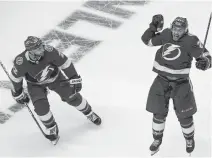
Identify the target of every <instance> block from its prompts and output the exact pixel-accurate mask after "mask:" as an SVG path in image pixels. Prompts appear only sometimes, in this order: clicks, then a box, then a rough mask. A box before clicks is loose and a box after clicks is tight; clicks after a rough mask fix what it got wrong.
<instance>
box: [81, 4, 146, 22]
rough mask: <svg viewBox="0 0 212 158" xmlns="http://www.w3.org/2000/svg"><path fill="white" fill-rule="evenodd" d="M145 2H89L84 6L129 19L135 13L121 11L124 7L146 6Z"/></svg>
mask: <svg viewBox="0 0 212 158" xmlns="http://www.w3.org/2000/svg"><path fill="white" fill-rule="evenodd" d="M144 3H145V1H88V2H86V3H85V4H84V5H83V6H84V7H87V8H90V9H94V10H99V11H102V12H105V13H109V14H113V15H115V16H118V17H121V18H124V19H129V18H130V17H131V16H132V15H133V14H135V12H132V11H129V10H126V9H121V8H119V7H120V6H123V5H144Z"/></svg>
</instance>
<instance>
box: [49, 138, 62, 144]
mask: <svg viewBox="0 0 212 158" xmlns="http://www.w3.org/2000/svg"><path fill="white" fill-rule="evenodd" d="M59 139H60V136H58V137H57V139H55V140H53V141H51V143H52V144H53V145H57V143H58V141H59Z"/></svg>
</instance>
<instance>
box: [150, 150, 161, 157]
mask: <svg viewBox="0 0 212 158" xmlns="http://www.w3.org/2000/svg"><path fill="white" fill-rule="evenodd" d="M158 151H159V148H158V149H157V150H156V151H151V156H153V155H155V154H156V153H157V152H158Z"/></svg>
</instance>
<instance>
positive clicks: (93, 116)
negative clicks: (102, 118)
mask: <svg viewBox="0 0 212 158" xmlns="http://www.w3.org/2000/svg"><path fill="white" fill-rule="evenodd" d="M87 118H88V119H89V120H90V121H92V122H93V121H95V120H96V119H97V116H96V115H95V114H94V113H92V114H91V115H89V116H87Z"/></svg>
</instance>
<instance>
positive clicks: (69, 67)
mask: <svg viewBox="0 0 212 158" xmlns="http://www.w3.org/2000/svg"><path fill="white" fill-rule="evenodd" d="M44 49H45V51H44V56H43V57H42V58H41V59H40V61H39V63H33V62H31V61H30V58H29V55H28V53H29V52H28V51H26V50H25V51H24V52H22V53H21V54H19V55H18V56H16V58H15V60H14V65H13V68H12V70H11V74H10V78H11V80H12V83H13V85H14V88H15V90H19V89H20V88H21V87H22V84H23V78H25V79H26V81H27V82H30V83H34V84H38V85H41V84H47V83H51V82H54V81H55V80H56V78H57V76H58V74H59V72H60V70H63V72H64V73H65V75H66V78H71V77H73V76H75V75H77V72H76V70H75V68H74V65H73V64H72V62H71V60H70V59H69V58H67V57H66V56H65V55H64V54H62V53H60V52H58V51H57V50H56V49H55V48H54V47H52V46H49V45H45V46H44Z"/></svg>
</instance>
